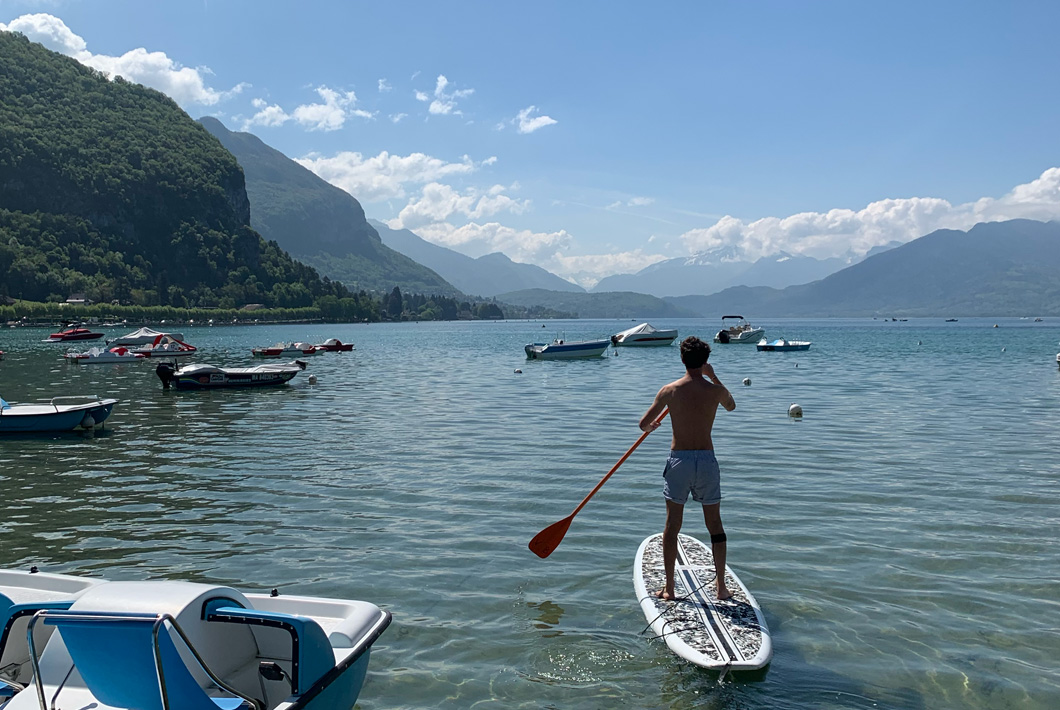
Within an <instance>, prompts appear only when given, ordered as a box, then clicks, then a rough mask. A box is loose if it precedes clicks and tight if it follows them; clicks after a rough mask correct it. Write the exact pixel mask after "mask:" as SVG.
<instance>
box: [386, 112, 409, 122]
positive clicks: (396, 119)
mask: <svg viewBox="0 0 1060 710" xmlns="http://www.w3.org/2000/svg"><path fill="white" fill-rule="evenodd" d="M407 117H408V114H407V113H395V114H391V116H390V120H391V121H393V122H394V123H401V119H403V118H407Z"/></svg>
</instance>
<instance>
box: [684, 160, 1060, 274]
mask: <svg viewBox="0 0 1060 710" xmlns="http://www.w3.org/2000/svg"><path fill="white" fill-rule="evenodd" d="M1016 218H1028V219H1038V220H1050V219H1060V168H1049V169H1048V170H1046V171H1045V172H1043V173H1042V174H1041V176H1040V177H1038V178H1037V179H1035V180H1033V181H1031V182H1029V183H1026V184H1023V185H1018V186H1016V187H1015V188H1013V190H1012V191H1011V192H1009V193H1008V194H1007V195H1005V196H1003V197H1001V198H996V199H995V198H992V197H984V198H981V199H979V200H977V201H975V202H968V203H964V204H959V205H952V204H950V203H949V202H948V201H946V200H943V199H939V198H934V197H910V198H901V199H887V200H879V201H877V202H873V203H871V204H869V205H867V206H866V207H864V208H863V209H861V210H850V209H834V210H829V211H828V212H803V213H800V214H795V215H791V216H789V217H785V218H778V217H765V218H762V219H758V220H754V221H751V222H745V221H743V220H741V219H737V218H736V217H731V216H725V217H722V218H721V219H720V220H718V222H717V223H716V224H714V225H713V226H712V227H708V228H705V229H693V230H691V231H688V232H685V233H684V234H682V235H681V240H682V241H683V242H684V244H685V246H686V247H687V248H688V250H689V251H691V252H698V251H705V250H711V249H716V248H718V247H722V246H734V247H737V248H738V249H740V250H741V251H742V252H743V256H744V257H745V258H748V259H757V258H759V257H762V256H767V255H769V254H774V253H776V252H778V251H787V252H789V253H792V254H805V255H808V256H814V257H817V258H828V257H833V256H845V255H847V254H850V253H853V254H856V255H859V256H860V255H863V254H865V253H866V252H867V251H869V249H871V248H872V247H874V246H878V245H881V244H887V243H888V242H891V241H898V242H903V243H904V242H908V241H911V240H913V239H916V238H917V237H920V236H923V235H925V234H928V233H930V232H933V231H935V230H936V229H962V230H965V229H969V228H971V227H972V226H974V225H975V224H977V223H979V222H994V221H1001V220H1007V219H1016Z"/></svg>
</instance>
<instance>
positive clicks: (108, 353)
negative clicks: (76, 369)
mask: <svg viewBox="0 0 1060 710" xmlns="http://www.w3.org/2000/svg"><path fill="white" fill-rule="evenodd" d="M63 357H64V358H66V359H67V360H68V361H70V362H76V363H78V364H84V365H106V364H108V363H115V362H136V361H137V360H139V359H141V358H143V355H141V354H139V353H134V352H133V351H131V350H129V348H127V347H125V346H123V345H119V346H118V347H116V348H110V349H109V350H108V349H106V348H100V347H96V348H89V349H88V350H86V351H84V352H81V353H78V352H69V353H66V354H65V355H63Z"/></svg>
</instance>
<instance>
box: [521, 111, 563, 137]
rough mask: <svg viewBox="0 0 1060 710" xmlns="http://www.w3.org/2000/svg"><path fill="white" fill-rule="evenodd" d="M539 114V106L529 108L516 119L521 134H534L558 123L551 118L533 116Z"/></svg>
mask: <svg viewBox="0 0 1060 710" xmlns="http://www.w3.org/2000/svg"><path fill="white" fill-rule="evenodd" d="M536 112H537V106H528V107H526V108H524V109H523V110H522V111H520V112H519V115H518V116H516V117H515V121H514V123H515V125H516V127H517V129H518V131H519V132H520V133H533V132H534V131H536V130H538V129H540V128H544V127H545V126H551V125H552V124H554V123H558V121H556V119H554V118H552V117H551V116H531V114H533V113H536Z"/></svg>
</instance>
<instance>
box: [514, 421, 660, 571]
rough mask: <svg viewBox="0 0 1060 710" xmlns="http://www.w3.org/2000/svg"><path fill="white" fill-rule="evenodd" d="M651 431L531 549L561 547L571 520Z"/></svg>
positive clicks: (547, 551) (543, 551)
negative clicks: (571, 511)
mask: <svg viewBox="0 0 1060 710" xmlns="http://www.w3.org/2000/svg"><path fill="white" fill-rule="evenodd" d="M669 411H670V410H669V409H664V410H663V411H662V414H660V415H659V417H658V419H656V420H655V424H656V426H658V425H659V424H661V423H662V420H663V419H665V418H666V415H667V414H668V413H669ZM651 432H652V430H648V431H646V432H644V433H643V434H641V435H640V438H639V439H637V440H636V441H635V442H634V443H633V446H631V447H629V451H627V452H626V453H625V454H623V455H622V458H620V459H619V460H618V463H616V464H615V465H614V466H612V467H611V470H610V471H608V472H607V473H606V474H605V475H604V477H603V478H601V479H600V482H599V483H597V484H596V488H593V489H592V490H591V491H589V495H587V496H585V500H583V501H582V502H581V503H579V504H578V507H577V508H575V509H574V512H573V513H571V514H570V515H568V516H567V517H565V518H564V519H563V520H560V521H559V522H555V523H552V524H551V525H549V526H548V527H547V528H545V529H544V530H542V531H541V532H539V533H538V534H537V535H534V539H533V540H531V541H530V545H529V547H530V551H531V552H533V553H534V554H535V555H537V556H538V557H541V558H545V557H548V556H549V555H551V554H552V552H553V551H554V550H555V549H556V548H557V547H559V544H560V543H561V542H563V536H564V535H566V534H567V528H569V527H570V524H571V521H572V520H574V516H575V515H577V514H578V511H580V510H581V509H582V508H584V507H585V504H586V503H588V502H589V499H590V498H592V497H593V496H594V495H596V492H597V491H598V490H600V489H601V488H603V486H604V484H605V483H607V479H609V478H611V474H613V473H614V472H615V471H617V470H618V467H619V466H621V465H622V464H623V463H624V462H625V460H626V459H628V458H629V455H630V454H632V453H633V452H634V451H636V449H637V447H638V446H640V442H642V441H644V440H645V439H646V438H647V437H648V434H650V433H651Z"/></svg>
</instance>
